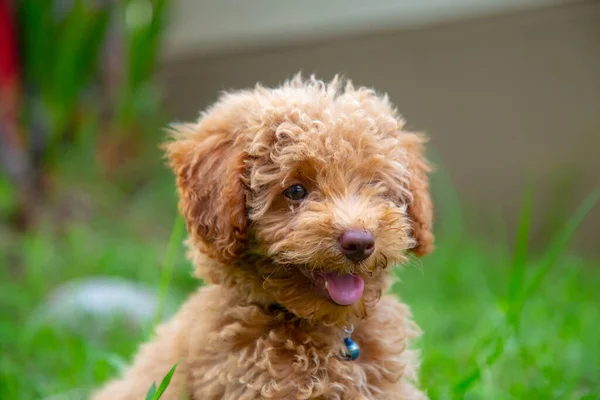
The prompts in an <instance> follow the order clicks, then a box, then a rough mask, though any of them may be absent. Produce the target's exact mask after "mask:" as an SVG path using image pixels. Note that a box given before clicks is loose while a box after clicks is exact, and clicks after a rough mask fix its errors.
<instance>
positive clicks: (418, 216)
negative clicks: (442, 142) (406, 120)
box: [400, 132, 434, 256]
mask: <svg viewBox="0 0 600 400" xmlns="http://www.w3.org/2000/svg"><path fill="white" fill-rule="evenodd" d="M400 140H401V142H402V148H403V149H404V151H405V152H406V161H405V162H406V164H407V169H408V173H409V179H410V183H409V188H408V189H409V191H410V193H411V196H412V199H411V202H410V203H409V206H408V214H409V216H410V218H411V220H412V236H413V238H414V239H415V241H416V242H417V243H416V246H415V247H414V248H412V249H411V252H412V253H414V254H415V255H417V256H424V255H427V254H429V253H430V252H431V251H432V250H433V242H434V237H433V215H434V209H433V202H432V201H431V194H430V192H429V173H430V172H431V170H432V168H431V166H430V165H429V163H428V162H427V160H426V159H425V154H424V153H425V143H426V142H427V138H426V137H425V136H424V135H419V134H415V133H411V132H401V133H400Z"/></svg>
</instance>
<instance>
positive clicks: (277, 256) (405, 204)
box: [167, 79, 433, 324]
mask: <svg viewBox="0 0 600 400" xmlns="http://www.w3.org/2000/svg"><path fill="white" fill-rule="evenodd" d="M402 124H403V122H402V120H401V119H400V118H399V117H398V116H397V114H396V112H395V111H394V110H393V109H392V107H391V106H390V104H389V103H388V101H387V99H386V98H380V97H378V96H376V95H375V93H374V92H372V91H370V90H367V89H364V88H361V89H354V88H352V87H351V86H347V87H346V88H344V89H343V90H340V87H339V84H338V83H337V82H333V83H331V84H329V85H325V84H323V83H322V82H318V81H314V80H311V81H309V82H307V83H303V82H301V81H300V80H299V79H296V80H294V81H292V82H290V83H287V84H285V85H284V86H283V87H282V88H279V89H274V90H268V89H262V88H257V89H255V90H254V91H251V92H240V93H237V94H230V95H226V96H225V97H224V98H222V99H221V101H220V102H219V103H217V105H216V106H214V107H213V108H212V109H210V110H209V111H208V112H207V113H206V114H205V115H204V116H203V117H202V118H201V119H200V121H199V122H198V123H197V124H189V125H180V126H177V127H175V131H176V132H175V134H176V140H175V141H173V142H171V143H169V144H168V145H167V154H168V156H169V158H170V159H171V165H172V166H173V168H174V170H175V172H176V174H177V176H178V188H179V190H180V195H181V203H180V205H181V209H182V212H183V214H184V216H185V217H186V220H187V226H188V230H189V232H190V235H191V243H192V246H193V248H195V249H199V250H200V251H201V252H203V253H205V254H208V255H209V256H210V257H212V258H213V259H216V260H218V261H220V263H221V265H217V266H213V267H211V268H220V269H221V271H220V273H215V271H210V272H209V273H208V275H210V276H212V278H211V277H210V276H209V277H208V278H209V279H211V280H213V281H223V280H224V279H223V276H224V274H225V275H235V276H236V277H238V279H237V280H238V281H240V282H246V283H248V282H250V287H251V288H252V289H251V291H253V292H255V293H251V295H254V297H260V298H265V299H269V300H268V301H272V302H275V303H278V304H280V305H282V306H284V307H285V308H287V309H288V310H290V311H292V312H293V313H295V314H296V315H298V316H300V317H302V318H306V319H308V320H312V321H322V322H325V323H331V324H343V323H345V321H347V319H349V318H352V317H362V316H364V315H365V313H366V312H367V310H368V307H369V306H370V305H372V304H373V303H375V302H376V301H377V299H378V298H379V295H380V294H381V290H382V289H384V287H385V281H386V280H385V276H386V269H387V268H388V267H391V266H393V265H394V264H397V263H399V262H401V261H403V260H404V259H405V258H404V257H405V254H406V252H407V251H408V250H410V251H414V252H415V253H416V254H419V255H421V254H426V253H428V252H429V251H430V250H431V247H432V245H433V236H432V234H431V223H432V206H431V201H430V197H429V188H428V181H427V172H428V167H427V163H426V162H425V160H424V159H423V156H422V150H423V148H422V147H423V145H422V143H423V139H422V137H421V136H418V135H415V134H412V133H409V132H404V131H402ZM232 268H234V269H232ZM223 271H228V272H223ZM205 275H206V274H205ZM218 283H222V282H218ZM257 292H262V293H260V295H259V294H258V293H257Z"/></svg>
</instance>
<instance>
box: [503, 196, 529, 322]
mask: <svg viewBox="0 0 600 400" xmlns="http://www.w3.org/2000/svg"><path fill="white" fill-rule="evenodd" d="M532 208H533V186H532V185H529V186H528V188H527V189H526V190H525V194H524V198H523V205H522V208H521V214H520V217H519V227H518V229H517V237H516V240H515V251H514V255H513V261H512V267H511V271H510V275H509V283H508V310H507V318H508V322H509V324H510V325H511V326H512V327H513V328H514V329H515V331H518V330H519V320H520V318H519V317H520V313H518V312H516V311H517V307H516V306H517V305H518V302H519V299H520V297H521V294H522V292H523V285H524V284H525V267H526V265H527V251H528V242H529V231H530V226H531V210H532Z"/></svg>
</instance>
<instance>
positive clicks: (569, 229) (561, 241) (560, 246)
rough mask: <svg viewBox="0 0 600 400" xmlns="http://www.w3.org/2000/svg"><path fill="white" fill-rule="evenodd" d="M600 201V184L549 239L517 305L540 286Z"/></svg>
mask: <svg viewBox="0 0 600 400" xmlns="http://www.w3.org/2000/svg"><path fill="white" fill-rule="evenodd" d="M599 202H600V186H598V187H596V189H594V190H593V191H592V192H591V193H590V194H589V195H588V196H587V197H586V198H585V199H584V200H583V203H582V204H581V205H580V206H579V208H577V210H576V211H575V214H573V216H572V217H571V218H570V219H569V220H568V221H567V223H566V224H565V226H564V227H563V229H561V230H560V231H559V232H558V233H557V234H556V235H555V236H554V237H553V238H552V240H551V241H550V245H549V246H548V250H547V251H546V253H545V254H544V256H543V257H542V261H541V262H540V265H541V266H540V268H539V269H538V271H537V272H536V274H535V275H534V277H533V279H532V281H531V283H530V284H529V285H528V286H527V289H526V290H525V293H524V295H523V296H522V298H521V301H520V303H519V306H520V307H521V308H522V307H523V306H524V304H525V302H526V301H527V300H528V299H529V298H530V297H531V296H532V295H533V293H535V291H536V290H537V289H538V288H539V287H540V285H541V283H542V281H543V280H544V277H545V276H546V274H547V273H548V271H549V270H550V268H552V266H553V265H554V263H555V262H556V261H557V260H558V258H559V257H560V255H561V254H562V252H563V251H564V249H565V248H566V247H567V245H568V244H569V241H570V240H571V238H572V237H573V235H574V234H575V232H576V231H577V228H578V227H579V225H581V223H582V222H583V220H584V218H585V217H586V215H587V214H588V213H589V212H590V211H591V210H592V209H593V208H594V206H596V205H598V203H599Z"/></svg>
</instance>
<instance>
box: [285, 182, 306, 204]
mask: <svg viewBox="0 0 600 400" xmlns="http://www.w3.org/2000/svg"><path fill="white" fill-rule="evenodd" d="M283 194H284V196H285V197H287V198H288V199H290V200H294V201H298V200H302V199H303V198H305V197H306V195H307V194H308V192H307V191H306V189H305V188H304V186H302V185H298V184H296V185H292V186H290V187H289V188H287V189H285V191H284V192H283Z"/></svg>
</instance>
